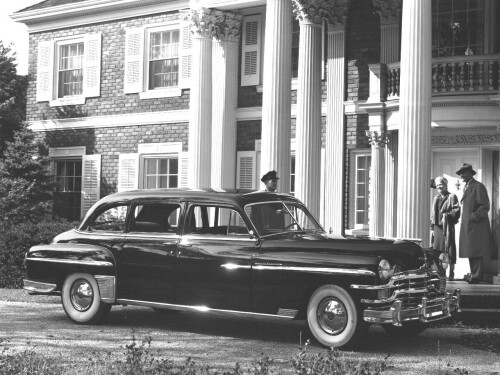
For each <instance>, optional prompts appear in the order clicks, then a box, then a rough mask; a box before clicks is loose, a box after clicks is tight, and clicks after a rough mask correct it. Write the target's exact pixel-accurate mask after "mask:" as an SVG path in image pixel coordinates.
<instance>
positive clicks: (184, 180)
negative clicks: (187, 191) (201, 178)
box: [179, 152, 189, 188]
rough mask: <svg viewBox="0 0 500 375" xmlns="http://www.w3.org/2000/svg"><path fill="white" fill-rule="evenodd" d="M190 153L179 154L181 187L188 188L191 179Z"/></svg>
mask: <svg viewBox="0 0 500 375" xmlns="http://www.w3.org/2000/svg"><path fill="white" fill-rule="evenodd" d="M188 155H189V153H188V152H181V153H179V174H180V176H179V187H181V188H185V187H188V179H189V169H188V168H189V156H188Z"/></svg>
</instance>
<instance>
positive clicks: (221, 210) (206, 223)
mask: <svg viewBox="0 0 500 375" xmlns="http://www.w3.org/2000/svg"><path fill="white" fill-rule="evenodd" d="M187 232H188V233H197V234H217V235H231V236H234V235H248V228H247V226H246V224H245V222H244V221H243V219H242V217H241V215H240V214H239V213H238V212H237V211H236V210H233V209H231V208H227V207H219V206H194V207H192V208H191V210H190V214H189V225H188V231H187Z"/></svg>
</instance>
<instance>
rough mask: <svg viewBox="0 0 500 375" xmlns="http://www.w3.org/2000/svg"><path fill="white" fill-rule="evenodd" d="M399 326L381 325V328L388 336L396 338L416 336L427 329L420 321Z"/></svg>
mask: <svg viewBox="0 0 500 375" xmlns="http://www.w3.org/2000/svg"><path fill="white" fill-rule="evenodd" d="M401 324H402V326H401V327H398V326H393V325H392V324H382V328H384V329H385V331H386V332H387V333H388V334H390V335H392V336H397V337H408V336H417V335H418V334H420V333H422V332H423V331H425V330H426V328H427V325H426V324H424V323H422V322H420V321H410V322H403V323H401Z"/></svg>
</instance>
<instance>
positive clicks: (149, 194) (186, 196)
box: [100, 188, 300, 205]
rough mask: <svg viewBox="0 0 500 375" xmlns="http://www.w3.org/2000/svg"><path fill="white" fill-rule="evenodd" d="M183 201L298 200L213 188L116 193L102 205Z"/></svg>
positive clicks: (240, 190)
mask: <svg viewBox="0 0 500 375" xmlns="http://www.w3.org/2000/svg"><path fill="white" fill-rule="evenodd" d="M167 198H174V199H181V200H197V201H206V202H214V203H215V202H218V203H224V202H225V203H232V204H235V205H246V204H249V203H257V202H265V201H267V202H268V201H283V200H286V201H294V202H300V201H299V200H298V199H297V198H295V197H293V196H292V195H289V194H284V193H271V192H267V191H255V190H249V189H212V188H195V189H192V188H164V189H140V190H131V191H124V192H120V193H115V194H111V195H108V196H106V197H104V198H103V199H102V200H101V201H100V203H113V202H124V201H131V200H137V199H167Z"/></svg>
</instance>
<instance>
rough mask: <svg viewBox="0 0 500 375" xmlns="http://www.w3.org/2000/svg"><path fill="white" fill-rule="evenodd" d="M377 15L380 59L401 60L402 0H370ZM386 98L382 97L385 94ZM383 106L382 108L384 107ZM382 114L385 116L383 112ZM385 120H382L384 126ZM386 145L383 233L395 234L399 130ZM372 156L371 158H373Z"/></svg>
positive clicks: (387, 60)
mask: <svg viewBox="0 0 500 375" xmlns="http://www.w3.org/2000/svg"><path fill="white" fill-rule="evenodd" d="M372 1H373V4H374V5H375V7H376V8H377V13H378V14H379V16H380V62H381V63H383V64H389V63H392V62H396V61H399V60H400V51H401V50H400V39H401V35H400V32H399V24H400V20H401V6H402V0H391V1H388V0H372ZM384 100H385V98H384ZM385 110H386V109H385V108H384V111H385ZM384 117H385V116H384ZM385 126H386V124H384V127H385ZM387 135H388V143H387V144H386V145H385V150H384V159H385V191H384V196H385V200H384V236H385V237H394V236H395V235H396V219H397V218H396V191H397V182H398V181H397V180H398V179H397V176H396V173H397V157H398V155H397V154H398V132H397V131H392V132H388V134H387ZM372 160H373V159H372Z"/></svg>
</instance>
